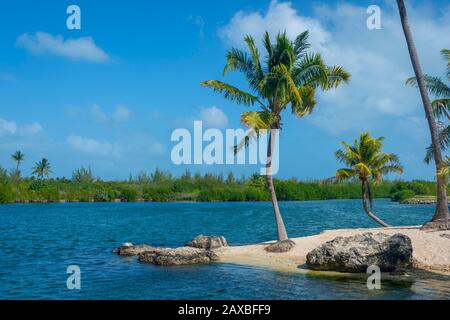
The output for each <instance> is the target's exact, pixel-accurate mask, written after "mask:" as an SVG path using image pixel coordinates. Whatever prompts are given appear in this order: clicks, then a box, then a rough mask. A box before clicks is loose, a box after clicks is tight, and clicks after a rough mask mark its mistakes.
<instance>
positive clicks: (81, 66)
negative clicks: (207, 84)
mask: <svg viewBox="0 0 450 320" xmlns="http://www.w3.org/2000/svg"><path fill="white" fill-rule="evenodd" d="M405 2H406V3H407V8H408V13H409V15H410V23H411V27H412V31H413V34H414V37H415V41H416V46H417V50H418V52H419V56H420V59H421V63H422V67H423V69H424V71H425V72H426V73H428V74H432V75H439V76H440V75H443V73H444V70H445V64H444V62H443V61H442V59H441V57H440V53H439V51H440V50H441V49H442V48H450V37H449V36H448V35H449V34H450V2H449V1H418V0H415V1H405ZM72 4H75V5H78V6H79V7H80V9H81V30H68V28H67V26H66V19H67V17H68V14H67V13H66V9H67V7H68V6H69V5H72ZM369 5H378V6H379V7H380V8H381V29H380V30H369V29H368V28H367V27H366V20H367V18H368V16H369V14H367V12H366V9H367V7H368V6H369ZM394 5H395V1H375V0H370V1H306V0H296V1H281V0H278V1H275V0H272V1H270V0H269V1H261V0H245V1H243V0H230V1H204V0H196V1H138V0H128V1H108V2H106V1H86V0H72V1H62V0H61V1H50V0H42V1H24V0H17V1H9V2H5V3H2V4H1V8H0V166H2V167H4V168H12V167H14V165H15V164H14V162H13V161H12V160H11V154H12V153H13V152H14V151H16V150H21V151H22V152H23V153H25V155H26V160H25V162H24V163H23V168H22V172H23V174H25V175H29V174H30V172H31V167H32V166H33V165H34V163H35V162H36V161H38V160H40V159H41V158H43V157H45V158H47V159H49V161H50V163H51V164H52V171H53V173H52V176H53V177H62V176H66V177H70V176H71V173H72V171H73V170H74V169H76V168H79V167H82V166H84V167H87V166H90V167H91V169H92V171H93V172H94V174H95V175H97V176H100V177H102V178H103V179H126V178H127V177H128V176H129V174H130V173H132V174H137V173H138V172H140V171H153V170H154V169H155V168H160V169H162V170H166V171H170V172H172V173H174V174H176V175H177V174H180V173H182V172H183V171H185V170H186V169H189V170H190V171H192V172H195V171H200V172H203V173H204V172H215V173H227V172H229V171H233V173H235V174H236V175H241V174H251V173H252V172H255V171H257V170H259V167H255V166H251V165H247V166H237V165H234V166H233V165H231V166H230V165H212V166H207V165H180V166H177V165H175V164H173V163H172V161H171V149H172V148H173V147H174V145H175V143H174V142H172V141H171V139H170V138H171V134H172V132H173V130H175V129H177V128H190V127H191V126H192V121H194V120H202V121H203V123H204V125H205V126H207V127H215V128H219V129H222V130H224V129H225V128H241V125H240V123H239V115H240V114H241V113H242V112H243V111H248V110H249V107H245V106H239V105H236V104H234V103H233V102H230V101H227V100H225V99H224V98H223V97H222V96H221V95H219V94H215V93H214V92H212V91H210V90H208V89H206V88H203V87H201V86H200V82H202V81H204V80H208V79H217V80H222V81H227V82H229V83H232V84H234V85H236V86H240V87H243V88H246V84H245V81H244V79H243V77H242V76H241V75H239V74H228V75H227V76H226V77H225V78H224V77H223V75H222V71H223V67H224V64H225V54H226V53H227V51H228V50H230V49H231V48H232V47H236V48H241V49H242V48H244V47H243V41H242V39H243V37H244V36H245V35H246V34H250V35H252V36H254V38H255V40H256V41H257V42H258V45H260V40H261V36H262V34H263V33H264V31H265V30H267V31H269V33H270V34H272V35H275V34H276V33H277V32H279V31H284V30H285V31H286V33H287V35H288V36H289V37H291V38H295V36H296V35H298V34H299V33H301V32H303V31H305V30H309V31H310V36H311V38H310V41H311V44H312V47H311V50H312V51H315V52H320V53H321V54H322V55H323V57H324V59H325V62H326V63H327V64H329V65H341V66H343V67H344V68H346V69H347V70H348V71H349V72H350V73H351V74H352V79H351V82H350V83H349V84H348V85H343V86H341V87H339V88H338V89H336V90H332V91H328V92H326V93H322V92H320V93H319V94H318V105H317V106H316V108H315V110H314V112H313V114H312V115H310V116H308V117H306V118H302V119H297V118H295V117H293V116H292V115H290V114H289V112H286V114H285V116H284V118H283V123H284V126H283V131H282V133H281V137H280V170H279V172H278V174H277V177H280V178H290V177H296V178H298V179H320V178H327V177H330V176H333V175H334V173H335V170H336V169H337V168H339V167H340V166H339V164H338V163H337V162H336V159H335V157H334V151H335V150H337V149H338V148H339V147H340V142H341V141H353V140H354V139H355V138H356V137H358V135H359V133H360V132H361V131H370V132H371V134H372V135H374V136H376V137H378V136H384V137H386V139H385V151H387V152H395V153H397V154H398V155H399V157H400V160H401V162H402V164H403V165H404V167H405V172H404V174H403V175H402V176H401V178H403V179H432V178H433V168H432V166H429V165H426V164H425V163H423V157H424V153H425V151H424V150H425V148H426V146H427V145H429V143H430V138H429V132H428V127H427V123H426V121H425V117H424V112H423V106H422V104H421V100H420V96H419V94H418V91H417V89H415V88H411V87H406V86H405V84H404V82H405V79H406V78H408V77H410V76H412V75H413V70H412V67H411V63H410V60H409V55H408V52H407V48H406V44H405V40H404V36H403V33H402V30H401V26H400V23H399V18H398V13H397V8H396V7H395V6H394Z"/></svg>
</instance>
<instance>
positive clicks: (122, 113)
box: [112, 105, 130, 122]
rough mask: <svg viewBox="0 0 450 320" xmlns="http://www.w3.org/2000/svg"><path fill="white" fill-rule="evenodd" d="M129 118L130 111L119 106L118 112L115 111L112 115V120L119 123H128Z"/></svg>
mask: <svg viewBox="0 0 450 320" xmlns="http://www.w3.org/2000/svg"><path fill="white" fill-rule="evenodd" d="M129 117H130V110H129V109H128V108H127V107H126V106H124V105H120V106H118V107H117V108H116V111H114V113H113V114H112V118H113V119H114V120H115V121H118V122H123V121H127V120H128V118H129Z"/></svg>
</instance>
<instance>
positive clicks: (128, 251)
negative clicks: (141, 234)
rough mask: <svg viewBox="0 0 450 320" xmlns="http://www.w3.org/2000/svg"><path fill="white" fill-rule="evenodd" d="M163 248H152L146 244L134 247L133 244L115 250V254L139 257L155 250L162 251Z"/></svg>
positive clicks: (125, 244) (126, 244)
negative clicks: (143, 253)
mask: <svg viewBox="0 0 450 320" xmlns="http://www.w3.org/2000/svg"><path fill="white" fill-rule="evenodd" d="M161 249H162V248H157V247H152V246H149V245H146V244H138V245H134V244H132V243H129V242H127V243H124V244H123V245H121V246H120V247H118V248H117V249H114V250H113V252H114V253H117V254H118V255H119V256H128V257H131V256H137V255H139V254H140V253H142V252H145V251H153V250H161Z"/></svg>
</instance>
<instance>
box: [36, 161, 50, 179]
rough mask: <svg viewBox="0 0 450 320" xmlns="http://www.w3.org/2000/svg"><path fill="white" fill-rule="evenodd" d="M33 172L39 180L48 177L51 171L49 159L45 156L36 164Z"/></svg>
mask: <svg viewBox="0 0 450 320" xmlns="http://www.w3.org/2000/svg"><path fill="white" fill-rule="evenodd" d="M32 170H33V172H32V173H33V174H34V175H36V176H37V177H38V179H39V180H42V179H44V177H48V176H49V174H50V173H51V172H52V171H51V164H50V162H48V160H47V159H45V158H43V159H42V160H41V161H39V162H36V164H35V166H34V167H33V168H32Z"/></svg>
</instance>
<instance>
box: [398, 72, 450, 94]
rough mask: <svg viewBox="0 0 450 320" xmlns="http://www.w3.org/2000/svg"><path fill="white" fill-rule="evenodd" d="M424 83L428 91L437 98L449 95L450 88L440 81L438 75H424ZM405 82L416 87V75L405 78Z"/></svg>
mask: <svg viewBox="0 0 450 320" xmlns="http://www.w3.org/2000/svg"><path fill="white" fill-rule="evenodd" d="M423 78H424V80H425V84H426V86H427V89H428V91H429V92H430V93H431V94H432V95H434V96H436V97H438V98H441V97H442V98H446V97H449V96H450V88H449V87H448V86H447V85H446V84H445V83H444V82H443V81H442V79H441V78H439V77H432V76H429V75H424V77H423ZM406 84H407V85H410V86H415V87H417V79H416V77H411V78H409V79H407V80H406Z"/></svg>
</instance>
